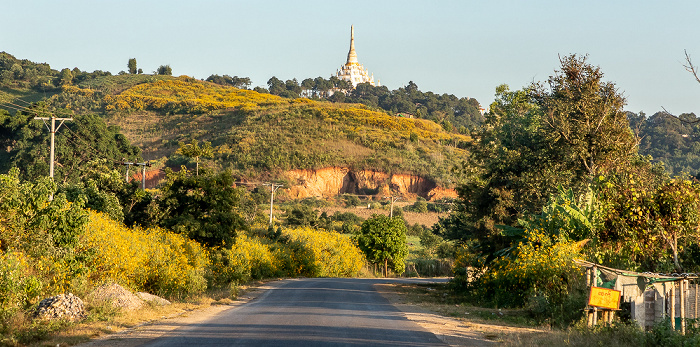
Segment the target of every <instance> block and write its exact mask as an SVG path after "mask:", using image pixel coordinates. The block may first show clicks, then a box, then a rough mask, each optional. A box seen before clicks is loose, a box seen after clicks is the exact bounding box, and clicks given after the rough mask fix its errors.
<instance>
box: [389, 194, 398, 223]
mask: <svg viewBox="0 0 700 347" xmlns="http://www.w3.org/2000/svg"><path fill="white" fill-rule="evenodd" d="M388 198H389V199H391V209H390V210H389V218H394V203H395V202H397V201H399V200H401V197H400V196H389V197H388Z"/></svg>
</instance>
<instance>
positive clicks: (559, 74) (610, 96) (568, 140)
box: [531, 55, 637, 179]
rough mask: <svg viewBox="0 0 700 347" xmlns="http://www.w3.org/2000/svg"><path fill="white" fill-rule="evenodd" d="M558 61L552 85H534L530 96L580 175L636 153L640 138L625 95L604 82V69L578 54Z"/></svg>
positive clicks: (586, 175)
mask: <svg viewBox="0 0 700 347" xmlns="http://www.w3.org/2000/svg"><path fill="white" fill-rule="evenodd" d="M560 61H561V70H559V71H556V73H555V75H554V76H552V77H550V78H549V81H548V87H545V86H544V85H542V84H535V85H533V87H532V88H531V91H532V97H533V100H534V101H535V102H536V103H537V104H538V105H539V107H540V109H541V111H542V120H543V122H544V124H546V125H547V127H546V130H547V131H548V132H549V133H550V134H551V135H552V137H553V138H552V139H553V140H554V143H552V147H553V148H554V149H555V151H556V152H559V153H558V154H559V155H560V156H561V157H563V158H564V160H567V161H570V163H569V165H570V166H571V167H572V169H574V170H575V171H576V172H577V174H578V176H579V177H582V178H586V179H592V178H593V177H595V175H596V174H598V173H601V172H604V171H605V170H607V169H609V168H611V167H615V166H616V165H617V164H618V163H619V162H624V161H625V160H626V159H627V158H629V157H630V155H636V150H637V139H636V138H635V136H634V134H633V133H632V131H631V129H630V127H629V121H628V119H627V114H626V113H625V112H624V111H623V109H622V108H623V107H624V106H625V98H624V97H623V96H622V95H621V94H620V93H619V92H618V90H617V87H616V86H615V84H614V83H612V82H604V81H603V72H602V71H601V70H600V68H599V67H596V66H592V65H590V64H588V63H587V62H586V57H582V58H580V57H577V56H576V55H570V56H567V57H564V58H561V59H560Z"/></svg>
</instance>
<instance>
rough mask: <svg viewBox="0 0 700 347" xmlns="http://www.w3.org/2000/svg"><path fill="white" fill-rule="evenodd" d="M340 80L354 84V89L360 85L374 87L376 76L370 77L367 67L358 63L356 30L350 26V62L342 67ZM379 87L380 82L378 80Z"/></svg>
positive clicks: (339, 72)
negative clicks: (367, 84) (365, 84)
mask: <svg viewBox="0 0 700 347" xmlns="http://www.w3.org/2000/svg"><path fill="white" fill-rule="evenodd" d="M336 75H337V76H338V78H339V79H341V80H346V81H349V82H350V83H352V87H353V88H355V87H357V85H358V84H360V83H367V82H369V84H371V85H374V75H370V74H369V72H367V70H365V67H364V66H362V65H360V63H359V62H358V61H357V53H355V28H354V26H350V52H348V61H347V62H346V63H345V65H343V66H341V67H340V70H338V72H337V74H336ZM377 85H379V81H378V80H377Z"/></svg>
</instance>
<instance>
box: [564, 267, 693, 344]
mask: <svg viewBox="0 0 700 347" xmlns="http://www.w3.org/2000/svg"><path fill="white" fill-rule="evenodd" d="M577 263H578V264H579V265H580V266H581V267H583V268H585V269H586V280H587V282H586V283H588V284H589V286H595V287H604V288H610V289H614V290H617V291H620V294H621V301H623V302H628V303H629V304H630V316H631V318H632V319H634V320H635V321H636V322H637V324H639V325H640V326H641V327H642V328H645V329H650V328H651V327H653V326H654V325H655V324H658V323H659V322H662V321H664V320H665V319H667V318H670V324H671V328H672V329H677V330H680V331H681V333H683V334H685V330H686V325H687V324H689V322H692V324H697V322H698V321H697V318H698V317H699V316H698V314H699V312H698V309H699V308H700V307H698V299H699V298H698V294H700V292H699V284H700V280H699V279H698V275H697V274H694V273H692V274H687V273H682V274H675V273H674V274H657V273H649V272H644V273H639V272H634V271H626V270H620V269H613V268H609V267H605V266H602V265H599V264H595V263H591V262H587V261H583V260H578V261H577ZM587 310H588V317H589V319H588V322H589V325H595V324H596V322H597V321H598V319H599V318H602V320H604V321H608V322H609V321H611V320H612V319H613V316H614V314H615V311H614V310H599V309H597V308H596V307H588V308H587ZM600 316H602V317H600Z"/></svg>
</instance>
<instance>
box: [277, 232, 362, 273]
mask: <svg viewBox="0 0 700 347" xmlns="http://www.w3.org/2000/svg"><path fill="white" fill-rule="evenodd" d="M282 234H283V235H284V236H286V237H287V238H289V241H290V242H299V243H301V244H303V245H304V247H305V248H306V249H308V250H309V253H307V254H308V255H310V256H311V257H313V258H312V259H311V261H310V263H311V264H313V265H312V266H313V269H316V272H315V273H311V274H310V275H313V276H317V277H352V276H355V275H357V274H358V273H359V272H360V269H361V268H362V265H363V264H364V256H363V255H362V251H360V249H359V248H357V246H355V245H354V244H353V243H352V241H351V240H350V239H349V238H348V237H346V236H344V235H341V234H338V233H334V232H328V231H323V230H315V229H311V228H309V227H303V228H296V229H287V230H285V231H283V232H282Z"/></svg>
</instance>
